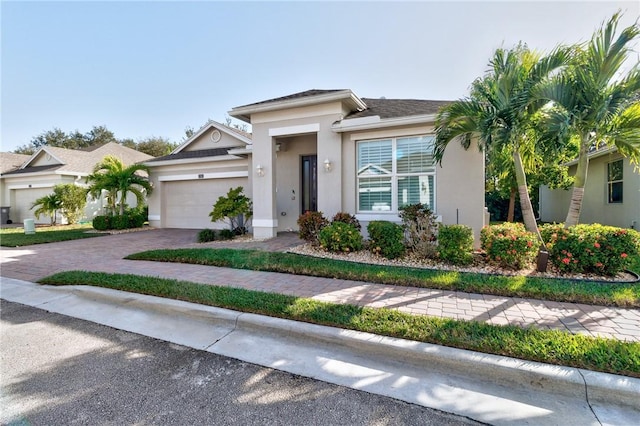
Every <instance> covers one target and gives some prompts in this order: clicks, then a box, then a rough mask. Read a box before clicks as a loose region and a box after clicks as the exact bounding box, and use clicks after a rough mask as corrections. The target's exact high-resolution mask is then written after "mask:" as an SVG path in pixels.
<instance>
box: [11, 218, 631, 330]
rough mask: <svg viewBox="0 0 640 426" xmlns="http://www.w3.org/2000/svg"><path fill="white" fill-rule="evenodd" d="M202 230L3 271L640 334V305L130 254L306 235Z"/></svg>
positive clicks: (277, 246)
mask: <svg viewBox="0 0 640 426" xmlns="http://www.w3.org/2000/svg"><path fill="white" fill-rule="evenodd" d="M197 232H198V231H197V230H185V229H156V230H149V231H144V232H133V233H128V234H119V235H109V236H104V237H97V238H88V239H83V240H74V241H65V242H60V243H52V244H41V245H33V246H27V247H23V248H15V249H13V248H5V247H3V248H2V250H1V251H0V263H1V265H0V268H1V270H0V275H1V276H3V277H8V278H15V279H20V280H25V281H32V282H35V281H38V280H39V279H41V278H43V277H45V276H48V275H51V274H53V273H56V272H60V271H68V270H88V271H100V272H117V273H126V274H136V275H149V276H157V277H164V278H173V279H179V280H185V281H192V282H198V283H204V284H215V285H226V286H233V287H241V288H247V289H255V290H261V291H268V292H275V293H283V294H291V295H295V296H301V297H313V298H315V299H318V300H324V301H329V302H335V303H352V304H357V305H363V306H372V307H389V308H394V309H398V310H401V311H403V312H408V313H411V314H417V315H432V316H439V317H447V318H455V319H467V320H478V321H486V322H489V323H492V324H514V325H519V326H536V327H539V328H547V329H558V330H563V331H568V332H571V333H583V334H589V335H599V336H605V337H613V338H617V339H623V340H632V341H640V311H639V310H637V309H618V308H609V307H603V306H589V305H582V304H576V303H558V302H547V301H540V300H530V299H520V298H509V297H499V296H489V295H481V294H469V293H460V292H452V291H442V290H430V289H420V288H412V287H395V286H385V285H379V284H370V283H363V282H358V281H348V280H336V279H327V278H316V277H306V276H294V275H288V274H278V273H271V272H255V271H245V270H236V269H227V268H216V267H211V266H204V265H187V264H178V263H161V262H146V261H131V260H124V259H123V257H125V256H127V255H129V254H132V253H136V252H140V251H144V250H151V249H159V248H178V247H207V246H217V247H220V246H231V247H237V248H260V249H265V250H285V249H286V248H288V247H291V246H293V245H295V244H298V243H299V242H300V241H299V240H298V239H297V236H296V235H295V234H283V235H279V236H278V238H276V239H272V240H268V241H263V242H230V243H225V244H219V243H210V244H206V245H201V244H197V243H196V242H195V241H196V235H197Z"/></svg>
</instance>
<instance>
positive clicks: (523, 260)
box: [480, 223, 538, 269]
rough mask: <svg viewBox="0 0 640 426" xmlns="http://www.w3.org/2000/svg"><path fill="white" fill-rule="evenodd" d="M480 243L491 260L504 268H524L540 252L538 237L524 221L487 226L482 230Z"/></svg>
mask: <svg viewBox="0 0 640 426" xmlns="http://www.w3.org/2000/svg"><path fill="white" fill-rule="evenodd" d="M480 244H481V247H482V249H483V250H484V251H485V252H486V253H487V257H488V259H489V261H490V262H495V263H498V264H499V265H500V266H501V267H503V268H511V269H523V268H525V267H526V266H528V265H530V264H531V262H533V259H535V257H536V254H537V253H538V239H537V237H536V235H535V234H533V233H531V232H527V231H526V230H525V228H524V225H523V224H522V223H503V224H500V225H492V226H485V227H484V228H482V231H480Z"/></svg>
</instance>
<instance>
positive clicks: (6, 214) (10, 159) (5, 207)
mask: <svg viewBox="0 0 640 426" xmlns="http://www.w3.org/2000/svg"><path fill="white" fill-rule="evenodd" d="M29 158H31V156H30V155H25V154H14V153H13V152H0V207H1V208H2V215H1V216H0V217H1V219H0V220H1V221H2V225H4V224H6V222H7V221H8V220H12V221H13V219H12V218H11V207H10V203H9V199H8V197H5V188H4V187H5V184H4V179H2V175H3V174H4V173H8V172H11V171H13V170H16V169H19V168H20V166H22V165H23V164H24V163H25V161H27V160H28V159H29Z"/></svg>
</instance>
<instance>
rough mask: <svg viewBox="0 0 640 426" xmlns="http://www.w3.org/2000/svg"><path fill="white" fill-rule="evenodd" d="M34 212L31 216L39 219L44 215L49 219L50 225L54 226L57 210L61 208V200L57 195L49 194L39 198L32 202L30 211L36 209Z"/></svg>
mask: <svg viewBox="0 0 640 426" xmlns="http://www.w3.org/2000/svg"><path fill="white" fill-rule="evenodd" d="M36 207H38V208H37V209H36V211H35V212H33V214H34V215H35V216H36V217H37V218H38V219H40V215H42V214H45V215H47V216H50V217H51V225H55V224H56V214H57V213H58V210H60V208H61V207H62V200H61V199H60V196H59V195H58V194H55V193H53V194H49V195H45V196H44V197H40V198H38V199H37V200H35V201H34V202H33V205H32V206H31V209H30V210H33V209H34V208H36Z"/></svg>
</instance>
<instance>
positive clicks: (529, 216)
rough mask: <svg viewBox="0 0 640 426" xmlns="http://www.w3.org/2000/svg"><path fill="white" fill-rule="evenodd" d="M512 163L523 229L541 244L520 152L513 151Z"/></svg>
mask: <svg viewBox="0 0 640 426" xmlns="http://www.w3.org/2000/svg"><path fill="white" fill-rule="evenodd" d="M513 162H514V164H515V169H516V182H517V183H518V193H519V194H520V208H521V209H522V219H523V220H524V227H525V228H526V229H527V231H529V232H533V233H534V234H536V236H537V237H538V241H539V242H540V244H543V242H542V236H541V235H540V231H539V230H538V224H537V223H536V218H535V216H534V214H533V207H532V206H531V198H529V189H528V188H527V177H526V175H525V173H524V166H523V165H522V158H521V157H520V152H519V151H518V150H517V149H514V151H513Z"/></svg>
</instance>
